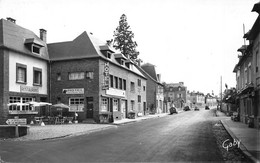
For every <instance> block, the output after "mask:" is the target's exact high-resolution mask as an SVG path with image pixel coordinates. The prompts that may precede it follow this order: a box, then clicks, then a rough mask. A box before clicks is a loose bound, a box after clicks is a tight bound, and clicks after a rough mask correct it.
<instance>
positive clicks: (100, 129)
mask: <svg viewBox="0 0 260 163" xmlns="http://www.w3.org/2000/svg"><path fill="white" fill-rule="evenodd" d="M112 128H117V126H107V127H103V128H99V129H93V130H89V131H83V132H76V133H73V134H67V135H63V136H57V137H49V138H43V139H38V140H53V139H62V138H66V137H73V136H80V135H83V134H90V133H93V132H99V131H103V130H108V129H112ZM30 141H31V140H30ZM34 141H37V140H34Z"/></svg>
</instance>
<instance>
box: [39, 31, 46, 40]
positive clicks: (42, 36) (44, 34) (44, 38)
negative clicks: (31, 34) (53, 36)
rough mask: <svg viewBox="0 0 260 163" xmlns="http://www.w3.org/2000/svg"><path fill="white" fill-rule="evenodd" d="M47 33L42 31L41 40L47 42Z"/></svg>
mask: <svg viewBox="0 0 260 163" xmlns="http://www.w3.org/2000/svg"><path fill="white" fill-rule="evenodd" d="M46 35H47V31H46V30H45V29H40V39H41V40H42V41H44V42H47V36H46Z"/></svg>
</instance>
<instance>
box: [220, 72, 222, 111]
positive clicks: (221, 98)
mask: <svg viewBox="0 0 260 163" xmlns="http://www.w3.org/2000/svg"><path fill="white" fill-rule="evenodd" d="M220 110H222V76H220Z"/></svg>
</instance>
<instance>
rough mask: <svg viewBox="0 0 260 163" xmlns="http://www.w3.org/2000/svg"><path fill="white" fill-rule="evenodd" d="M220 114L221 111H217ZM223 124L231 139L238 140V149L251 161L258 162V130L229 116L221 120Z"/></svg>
mask: <svg viewBox="0 0 260 163" xmlns="http://www.w3.org/2000/svg"><path fill="white" fill-rule="evenodd" d="M217 114H218V115H220V116H222V114H223V113H221V112H219V111H218V112H217ZM221 122H222V124H223V126H224V127H225V129H226V130H227V131H228V133H229V134H230V136H231V137H232V138H233V139H236V140H240V141H241V143H240V149H241V150H242V152H243V153H244V154H245V155H247V156H248V157H249V158H250V159H251V160H252V161H254V162H260V130H258V129H255V128H249V127H248V125H246V124H244V123H242V122H234V121H232V120H231V118H229V119H227V118H225V119H222V120H221Z"/></svg>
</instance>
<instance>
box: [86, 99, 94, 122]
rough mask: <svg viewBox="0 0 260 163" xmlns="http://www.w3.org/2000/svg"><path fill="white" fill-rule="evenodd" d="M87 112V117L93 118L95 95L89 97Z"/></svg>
mask: <svg viewBox="0 0 260 163" xmlns="http://www.w3.org/2000/svg"><path fill="white" fill-rule="evenodd" d="M86 99H87V114H86V118H93V108H94V105H93V97H87V98H86Z"/></svg>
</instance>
